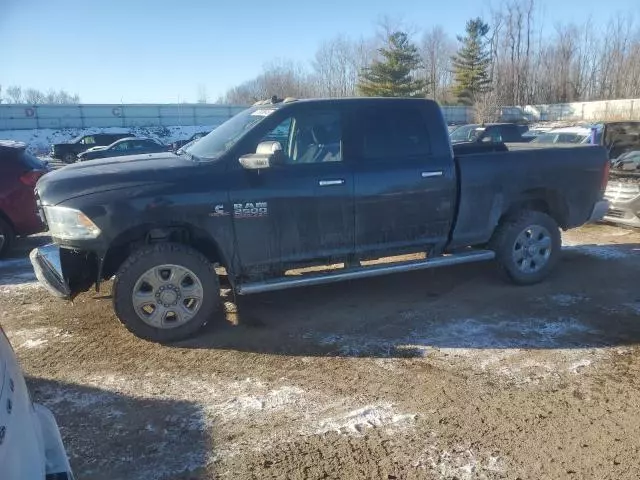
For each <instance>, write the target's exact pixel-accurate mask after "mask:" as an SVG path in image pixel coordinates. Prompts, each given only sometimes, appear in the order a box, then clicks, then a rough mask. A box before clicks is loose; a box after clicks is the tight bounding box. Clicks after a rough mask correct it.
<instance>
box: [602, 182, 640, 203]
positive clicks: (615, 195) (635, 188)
mask: <svg viewBox="0 0 640 480" xmlns="http://www.w3.org/2000/svg"><path fill="white" fill-rule="evenodd" d="M639 195H640V185H637V184H635V183H622V182H611V183H609V184H608V185H607V190H606V191H605V193H604V196H605V198H606V199H607V200H610V201H611V202H628V201H629V200H633V199H634V198H636V197H637V196H639Z"/></svg>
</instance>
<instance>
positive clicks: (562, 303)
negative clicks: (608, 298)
mask: <svg viewBox="0 0 640 480" xmlns="http://www.w3.org/2000/svg"><path fill="white" fill-rule="evenodd" d="M548 299H549V301H551V302H552V303H554V304H556V305H558V306H559V307H570V306H571V305H576V304H578V303H582V302H585V301H587V300H589V297H585V296H582V295H570V294H566V293H557V294H555V295H550V296H549V297H548ZM542 300H544V299H542Z"/></svg>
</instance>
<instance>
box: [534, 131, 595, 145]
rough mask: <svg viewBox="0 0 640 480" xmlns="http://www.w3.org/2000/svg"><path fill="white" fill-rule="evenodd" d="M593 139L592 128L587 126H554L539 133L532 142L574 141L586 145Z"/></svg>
mask: <svg viewBox="0 0 640 480" xmlns="http://www.w3.org/2000/svg"><path fill="white" fill-rule="evenodd" d="M590 141H591V129H590V128H587V127H564V128H554V129H553V130H549V131H547V132H541V133H540V134H538V135H537V136H536V137H535V138H534V139H533V140H531V143H573V144H576V145H585V144H588V143H590Z"/></svg>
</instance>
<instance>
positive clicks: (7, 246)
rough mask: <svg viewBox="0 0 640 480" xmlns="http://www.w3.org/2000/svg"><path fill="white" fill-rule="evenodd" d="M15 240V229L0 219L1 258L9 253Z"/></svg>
mask: <svg viewBox="0 0 640 480" xmlns="http://www.w3.org/2000/svg"><path fill="white" fill-rule="evenodd" d="M14 239H15V232H14V231H13V228H12V227H11V225H9V223H8V222H7V221H6V220H4V219H3V218H2V217H0V258H2V257H4V256H5V255H6V254H7V253H9V250H11V246H12V245H13V240H14Z"/></svg>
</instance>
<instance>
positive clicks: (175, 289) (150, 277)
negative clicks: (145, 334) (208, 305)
mask: <svg viewBox="0 0 640 480" xmlns="http://www.w3.org/2000/svg"><path fill="white" fill-rule="evenodd" d="M203 292H204V290H203V288H202V282H200V279H199V278H198V276H197V275H196V274H195V273H193V272H192V271H191V270H189V269H188V268H185V267H182V266H180V265H169V264H167V265H158V266H156V267H153V268H150V269H149V270H147V271H146V272H145V273H143V274H142V275H140V277H139V278H138V280H137V281H136V284H135V286H134V287H133V293H132V295H131V300H132V303H133V308H134V309H135V311H136V314H137V315H138V317H139V318H140V320H142V321H143V322H144V323H146V324H147V325H150V326H152V327H154V328H162V329H169V328H176V327H179V326H181V325H184V324H185V323H188V322H189V321H190V320H191V319H192V318H193V317H195V316H196V315H197V313H198V312H199V311H200V307H201V306H202V301H203Z"/></svg>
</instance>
